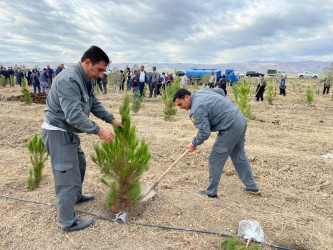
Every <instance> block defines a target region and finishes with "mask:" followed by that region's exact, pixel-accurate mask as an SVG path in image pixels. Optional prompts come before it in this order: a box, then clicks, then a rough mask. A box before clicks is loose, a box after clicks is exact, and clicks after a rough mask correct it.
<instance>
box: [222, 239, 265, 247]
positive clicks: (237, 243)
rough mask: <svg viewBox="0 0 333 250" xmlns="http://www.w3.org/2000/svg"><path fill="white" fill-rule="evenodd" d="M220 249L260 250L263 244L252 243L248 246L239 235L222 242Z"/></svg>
mask: <svg viewBox="0 0 333 250" xmlns="http://www.w3.org/2000/svg"><path fill="white" fill-rule="evenodd" d="M220 249H226V250H245V249H247V250H260V249H261V245H260V244H258V243H250V244H249V246H248V247H246V242H245V241H244V240H242V239H240V238H237V237H231V238H229V239H226V240H224V241H222V242H221V244H220Z"/></svg>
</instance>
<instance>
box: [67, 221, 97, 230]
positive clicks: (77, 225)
mask: <svg viewBox="0 0 333 250" xmlns="http://www.w3.org/2000/svg"><path fill="white" fill-rule="evenodd" d="M94 222H95V220H94V219H93V218H87V219H84V218H82V219H76V220H75V221H74V223H73V225H71V226H70V227H69V228H65V229H63V231H64V232H66V233H68V232H73V231H80V230H83V229H86V228H87V227H89V226H90V225H92V224H94Z"/></svg>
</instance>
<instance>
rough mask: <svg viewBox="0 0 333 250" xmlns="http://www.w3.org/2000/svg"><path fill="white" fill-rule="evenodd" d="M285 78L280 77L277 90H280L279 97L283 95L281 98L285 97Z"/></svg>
mask: <svg viewBox="0 0 333 250" xmlns="http://www.w3.org/2000/svg"><path fill="white" fill-rule="evenodd" d="M286 78H287V77H286V76H282V77H281V80H280V85H279V88H280V95H283V96H286V88H287V87H286Z"/></svg>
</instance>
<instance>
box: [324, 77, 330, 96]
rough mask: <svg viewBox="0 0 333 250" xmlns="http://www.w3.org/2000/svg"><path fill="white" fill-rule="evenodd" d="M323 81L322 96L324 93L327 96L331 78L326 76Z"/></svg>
mask: <svg viewBox="0 0 333 250" xmlns="http://www.w3.org/2000/svg"><path fill="white" fill-rule="evenodd" d="M323 81H324V89H323V95H325V92H326V94H327V95H328V92H329V91H330V88H331V78H330V77H327V76H326V77H325V79H324V80H323Z"/></svg>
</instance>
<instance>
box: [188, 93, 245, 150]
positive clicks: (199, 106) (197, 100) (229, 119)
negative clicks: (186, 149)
mask: <svg viewBox="0 0 333 250" xmlns="http://www.w3.org/2000/svg"><path fill="white" fill-rule="evenodd" d="M239 115H242V113H241V112H240V110H239V109H238V108H237V106H236V105H235V104H233V103H232V102H231V101H229V100H228V99H227V98H226V97H225V93H224V91H223V90H222V89H220V88H219V89H208V88H204V89H201V90H199V91H198V92H196V93H194V94H192V95H191V112H190V118H191V120H192V122H193V124H194V125H195V127H196V128H198V129H199V131H198V134H197V136H196V137H195V138H194V139H193V141H192V144H193V145H194V146H198V145H200V144H202V143H204V141H205V140H207V139H208V137H209V136H210V134H211V132H216V131H220V132H221V133H223V131H225V130H227V129H229V128H230V127H231V126H232V124H233V123H234V121H235V120H236V118H237V116H239Z"/></svg>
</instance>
